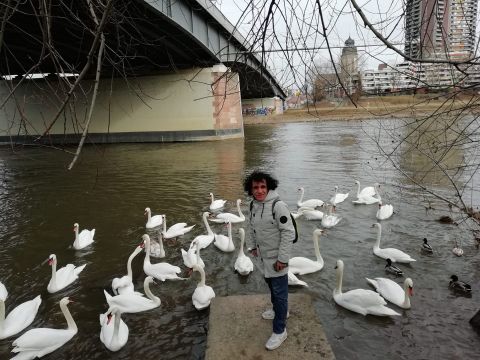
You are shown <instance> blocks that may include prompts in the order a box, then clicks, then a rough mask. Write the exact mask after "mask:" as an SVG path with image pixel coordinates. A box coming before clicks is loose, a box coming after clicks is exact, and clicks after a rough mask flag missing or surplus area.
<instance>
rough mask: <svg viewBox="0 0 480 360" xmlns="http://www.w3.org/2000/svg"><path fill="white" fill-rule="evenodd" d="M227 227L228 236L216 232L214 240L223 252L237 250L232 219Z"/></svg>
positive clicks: (214, 243)
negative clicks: (233, 236)
mask: <svg viewBox="0 0 480 360" xmlns="http://www.w3.org/2000/svg"><path fill="white" fill-rule="evenodd" d="M227 228H228V230H227V231H228V236H225V235H223V234H215V241H214V242H213V245H215V246H216V247H217V248H218V249H219V250H221V251H223V252H232V251H235V245H234V244H233V239H232V223H231V222H230V221H229V222H228V223H227Z"/></svg>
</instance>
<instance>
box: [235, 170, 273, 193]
mask: <svg viewBox="0 0 480 360" xmlns="http://www.w3.org/2000/svg"><path fill="white" fill-rule="evenodd" d="M262 180H265V181H266V182H267V189H268V190H275V189H276V188H277V186H278V180H277V179H275V178H274V177H273V176H272V175H270V174H268V173H266V172H263V171H260V170H254V171H253V172H252V173H250V174H249V175H247V177H245V179H244V180H243V189H244V190H245V191H246V192H247V193H248V195H250V196H251V195H252V185H253V182H254V181H262Z"/></svg>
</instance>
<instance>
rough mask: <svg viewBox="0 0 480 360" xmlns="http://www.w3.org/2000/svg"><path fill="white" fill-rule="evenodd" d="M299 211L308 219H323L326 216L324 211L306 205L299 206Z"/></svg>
mask: <svg viewBox="0 0 480 360" xmlns="http://www.w3.org/2000/svg"><path fill="white" fill-rule="evenodd" d="M297 213H300V214H301V215H303V216H304V217H305V219H307V220H322V219H323V216H324V213H323V212H321V211H320V210H315V209H313V208H309V207H305V206H302V207H300V208H298V210H297Z"/></svg>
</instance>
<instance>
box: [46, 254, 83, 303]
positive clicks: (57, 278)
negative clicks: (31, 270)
mask: <svg viewBox="0 0 480 360" xmlns="http://www.w3.org/2000/svg"><path fill="white" fill-rule="evenodd" d="M47 260H48V265H50V266H51V267H52V277H51V278H50V282H49V283H48V286H47V290H48V292H49V293H54V292H57V291H59V290H62V289H63V288H65V287H67V286H68V285H70V284H71V283H73V282H74V281H75V280H77V279H78V275H79V274H80V273H81V272H82V271H83V269H85V266H87V264H84V265H82V266H78V267H76V266H75V265H73V264H67V265H65V266H64V267H62V268H60V269H58V270H57V257H56V256H55V254H51V255H50V256H49V257H48V259H47Z"/></svg>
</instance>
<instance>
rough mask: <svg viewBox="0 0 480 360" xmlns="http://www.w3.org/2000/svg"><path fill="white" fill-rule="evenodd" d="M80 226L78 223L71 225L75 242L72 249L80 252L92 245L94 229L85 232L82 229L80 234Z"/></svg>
mask: <svg viewBox="0 0 480 360" xmlns="http://www.w3.org/2000/svg"><path fill="white" fill-rule="evenodd" d="M79 227H80V225H78V223H75V224H73V231H74V232H75V241H74V242H73V247H74V249H75V250H81V249H83V248H85V247H87V246H88V245H90V244H92V243H93V237H94V236H95V229H92V230H87V229H83V230H82V231H81V232H80V234H79V233H78V229H79Z"/></svg>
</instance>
